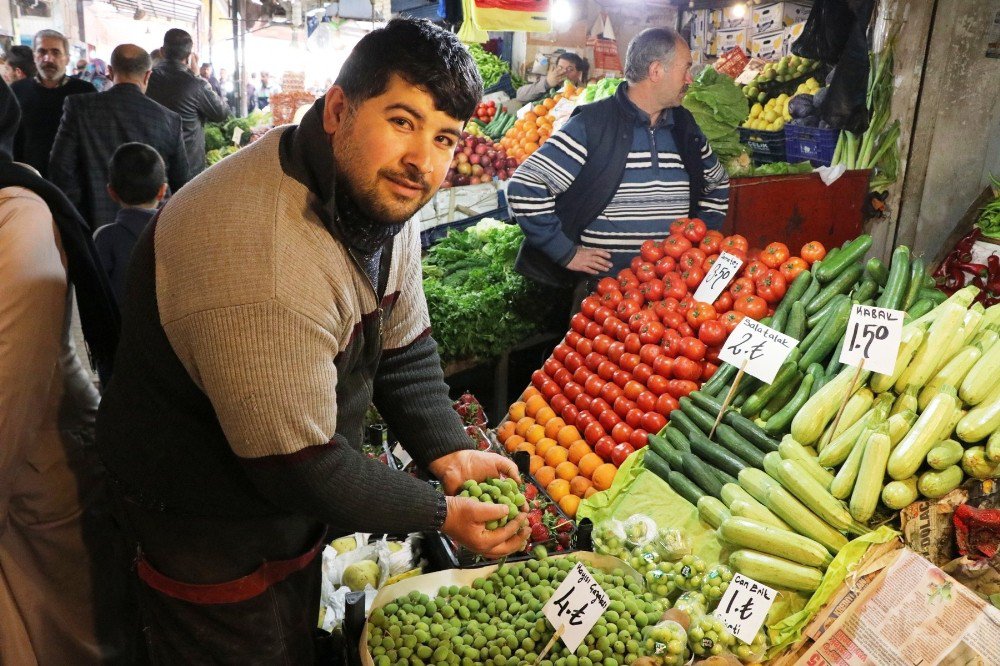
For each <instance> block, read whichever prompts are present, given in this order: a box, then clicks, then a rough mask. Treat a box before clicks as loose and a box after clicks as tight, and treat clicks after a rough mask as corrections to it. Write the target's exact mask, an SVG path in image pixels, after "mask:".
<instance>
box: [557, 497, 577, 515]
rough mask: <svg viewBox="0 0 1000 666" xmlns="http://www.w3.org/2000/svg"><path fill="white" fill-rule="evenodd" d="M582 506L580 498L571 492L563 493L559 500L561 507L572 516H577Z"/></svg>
mask: <svg viewBox="0 0 1000 666" xmlns="http://www.w3.org/2000/svg"><path fill="white" fill-rule="evenodd" d="M579 507H580V498H579V497H577V496H576V495H573V494H571V493H569V494H566V495H563V496H562V499H560V500H559V508H560V509H562V510H563V512H564V513H565V514H566V515H567V516H569V517H570V518H576V510H577V509H578V508H579Z"/></svg>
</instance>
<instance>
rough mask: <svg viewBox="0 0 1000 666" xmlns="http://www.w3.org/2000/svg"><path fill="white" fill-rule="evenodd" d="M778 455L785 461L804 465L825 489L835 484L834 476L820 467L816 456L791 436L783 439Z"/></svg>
mask: <svg viewBox="0 0 1000 666" xmlns="http://www.w3.org/2000/svg"><path fill="white" fill-rule="evenodd" d="M778 453H780V454H781V457H782V458H784V459H785V460H794V461H796V462H798V463H799V464H800V465H802V467H803V468H804V469H805V471H806V472H808V473H809V476H811V477H812V478H814V479H816V481H817V482H818V483H819V485H821V486H823V487H824V488H829V487H830V484H831V483H832V482H833V474H831V473H830V472H829V470H827V469H826V468H824V467H823V466H822V465H820V464H819V461H818V460H817V459H816V456H814V455H812V454H811V453H809V452H808V451H806V447H804V446H802V445H801V444H799V443H798V442H796V441H795V439H794V438H793V437H792V436H791V435H785V437H783V438H782V440H781V444H779V445H778Z"/></svg>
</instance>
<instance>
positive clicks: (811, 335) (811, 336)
mask: <svg viewBox="0 0 1000 666" xmlns="http://www.w3.org/2000/svg"><path fill="white" fill-rule="evenodd" d="M829 318H830V312H827V313H826V314H825V315H824V316H823V319H822V320H820V321H819V322H817V323H816V325H815V326H812V327H809V332H808V333H806V337H805V338H803V340H802V342H800V343H799V346H798V347H796V349H800V350H802V353H803V354H804V353H805V352H806V350H808V349H809V348H810V347H812V345H813V343H814V342H815V341H816V338H818V337H819V334H820V333H822V332H823V325H824V324H825V323H826V321H827V319H829ZM807 327H808V322H807ZM800 358H801V356H800Z"/></svg>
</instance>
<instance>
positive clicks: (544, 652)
mask: <svg viewBox="0 0 1000 666" xmlns="http://www.w3.org/2000/svg"><path fill="white" fill-rule="evenodd" d="M564 631H566V625H565V624H564V625H562V626H560V627H559V628H558V629H556V633H555V634H553V636H552V640H550V641H549V644H548V645H546V646H545V649H544V650H542V651H541V653H540V654H539V655H538V659H536V660H535V666H538V664H540V663H542V659H544V658H545V655H547V654H548V653H549V650H551V649H552V647H553V646H554V645H555V644H556V641H557V640H559V638H560V637H561V636H562V635H563V632H564Z"/></svg>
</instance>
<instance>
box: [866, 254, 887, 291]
mask: <svg viewBox="0 0 1000 666" xmlns="http://www.w3.org/2000/svg"><path fill="white" fill-rule="evenodd" d="M865 273H867V274H868V277H870V278H871V279H873V280H875V282H876V283H877V284H878V286H880V287H884V286H885V283H886V282H888V281H889V269H888V268H886V267H885V264H884V263H882V260H881V259H879V258H878V257H872V258H871V259H869V260H868V263H867V264H865Z"/></svg>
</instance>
